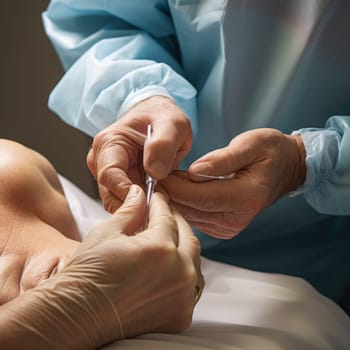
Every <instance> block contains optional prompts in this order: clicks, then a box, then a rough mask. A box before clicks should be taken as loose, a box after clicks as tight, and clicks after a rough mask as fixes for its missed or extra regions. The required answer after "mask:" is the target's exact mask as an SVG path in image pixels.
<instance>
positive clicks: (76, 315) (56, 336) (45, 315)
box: [0, 275, 121, 350]
mask: <svg viewBox="0 0 350 350" xmlns="http://www.w3.org/2000/svg"><path fill="white" fill-rule="evenodd" d="M119 329H120V328H119V327H118V320H117V319H116V317H115V313H114V310H113V308H112V307H111V303H110V302H109V300H107V299H106V298H105V297H104V296H103V294H102V293H100V292H99V291H98V289H97V287H95V286H94V285H93V284H91V283H90V282H87V281H84V280H78V279H77V278H76V277H74V278H71V277H70V276H67V275H58V276H57V277H53V278H52V279H50V280H48V281H47V282H45V283H43V284H42V285H40V286H39V287H37V288H35V289H32V290H30V291H27V292H25V293H24V294H23V295H21V296H19V297H17V298H15V299H13V300H12V301H11V302H9V303H7V304H5V305H3V306H2V307H1V308H0V348H1V349H3V350H7V349H17V348H19V347H21V346H24V345H25V347H26V348H29V349H36V350H40V349H48V348H50V349H84V350H86V349H95V348H97V347H100V346H101V345H103V344H106V343H108V342H111V341H112V340H115V339H117V338H121V334H120V331H119Z"/></svg>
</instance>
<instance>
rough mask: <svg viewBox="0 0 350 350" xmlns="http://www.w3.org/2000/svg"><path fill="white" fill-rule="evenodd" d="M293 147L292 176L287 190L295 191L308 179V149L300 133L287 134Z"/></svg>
mask: <svg viewBox="0 0 350 350" xmlns="http://www.w3.org/2000/svg"><path fill="white" fill-rule="evenodd" d="M287 138H288V139H289V140H290V142H291V144H292V148H293V150H294V151H293V154H292V157H293V160H292V162H293V163H294V165H293V167H292V172H291V173H292V176H291V180H290V183H289V185H288V187H287V192H293V191H295V190H297V188H299V187H300V186H301V185H302V184H303V183H304V182H305V179H306V161H305V160H306V150H305V146H304V142H303V139H302V137H301V136H300V135H287Z"/></svg>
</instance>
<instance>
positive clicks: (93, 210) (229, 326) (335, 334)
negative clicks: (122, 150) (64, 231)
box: [61, 177, 350, 350]
mask: <svg viewBox="0 0 350 350" xmlns="http://www.w3.org/2000/svg"><path fill="white" fill-rule="evenodd" d="M61 182H62V185H63V187H64V190H65V193H66V196H67V199H68V201H69V203H70V206H71V209H72V212H73V215H74V216H75V218H76V220H77V222H78V225H79V228H80V230H81V232H82V233H86V231H87V230H88V229H89V228H90V227H91V226H93V225H94V224H96V223H98V222H99V221H101V220H103V219H104V218H106V217H108V215H109V214H107V213H106V212H105V211H104V209H103V207H102V206H101V204H100V203H99V202H98V201H95V200H92V199H91V198H90V197H88V196H87V195H86V194H84V193H83V192H82V191H80V190H79V189H78V188H77V187H76V186H74V185H73V184H72V183H70V182H69V181H68V180H66V179H65V178H62V177H61ZM202 270H203V274H204V276H205V280H206V287H205V289H204V292H203V295H202V298H201V300H200V301H199V303H198V304H197V307H196V309H195V312H194V317H193V324H192V326H191V327H190V329H189V330H188V331H186V332H184V333H182V334H175V335H174V334H148V335H144V336H141V337H138V338H136V339H127V340H123V341H120V342H116V343H114V344H111V345H109V346H107V347H105V348H104V349H106V350H107V349H108V350H111V349H118V350H119V349H129V350H134V349H142V350H148V349H150V350H151V349H152V350H157V349H162V350H163V349H166V350H172V349H177V350H181V349H186V350H197V349H213V350H214V349H215V350H221V349H222V350H228V349H232V350H233V349H234V350H238V349H240V350H243V349H244V350H248V349H249V350H253V349H254V350H264V349H266V350H277V349H284V350H285V349H292V350H303V349H305V350H306V349H307V350H313V349H315V350H316V349H317V350H326V349H336V350H345V349H350V318H349V317H348V316H347V315H346V314H345V313H344V312H343V311H342V310H341V309H340V308H339V307H338V306H337V305H336V304H334V303H333V302H332V301H331V300H329V299H327V298H325V297H323V296H322V295H320V294H319V293H318V292H317V291H316V290H315V289H314V288H313V287H312V286H311V285H309V284H308V283H307V282H305V281H303V280H302V279H299V278H295V277H290V276H284V275H280V274H268V273H260V272H255V271H250V270H247V269H242V268H238V267H235V266H230V265H226V264H221V263H217V262H214V261H210V260H208V259H204V258H203V259H202Z"/></svg>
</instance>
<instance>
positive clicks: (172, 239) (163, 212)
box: [145, 192, 178, 247]
mask: <svg viewBox="0 0 350 350" xmlns="http://www.w3.org/2000/svg"><path fill="white" fill-rule="evenodd" d="M145 233H146V234H150V235H151V236H152V239H153V240H155V241H158V242H162V244H166V243H168V244H169V247H170V246H172V245H175V246H177V244H178V227H177V222H176V220H175V218H174V215H173V213H172V211H171V209H170V207H169V205H168V203H167V202H166V200H165V197H164V196H163V195H162V194H160V193H159V192H156V193H154V194H153V196H152V199H151V205H150V211H149V222H148V229H147V230H146V231H145Z"/></svg>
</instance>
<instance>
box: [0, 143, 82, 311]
mask: <svg viewBox="0 0 350 350" xmlns="http://www.w3.org/2000/svg"><path fill="white" fill-rule="evenodd" d="M0 153H1V154H0V159H1V161H0V182H1V186H0V232H1V235H0V284H1V288H0V304H5V303H6V302H8V301H9V300H11V299H13V298H14V297H16V296H18V295H20V294H22V293H23V292H24V291H25V290H27V289H30V288H33V287H35V286H36V285H37V284H38V283H40V282H41V281H43V280H45V279H47V278H49V277H50V276H51V275H53V274H54V273H56V272H57V271H60V270H61V269H62V268H63V266H64V264H65V263H66V262H67V260H68V259H69V258H70V257H71V255H72V254H73V252H74V251H75V250H76V249H77V247H78V245H79V242H78V240H79V232H78V228H77V226H76V224H75V221H74V219H73V217H72V215H71V212H70V210H69V207H68V204H67V202H66V200H65V198H64V195H63V191H62V188H61V186H60V183H59V181H58V178H57V175H56V172H55V170H54V168H53V167H52V165H51V164H50V163H49V162H48V161H47V160H46V159H45V158H44V157H42V156H41V155H39V154H38V153H36V152H34V151H32V150H30V149H28V148H26V147H24V146H22V145H19V144H18V143H15V142H12V141H8V140H0Z"/></svg>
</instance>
